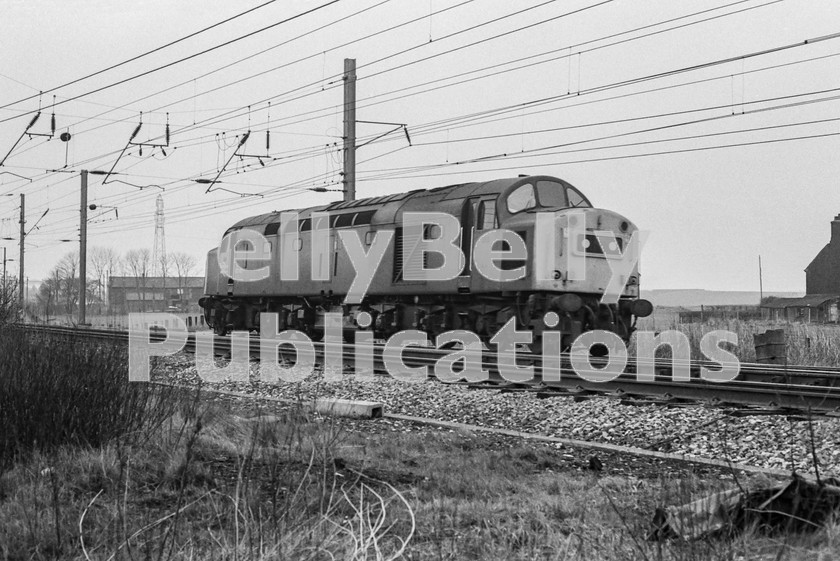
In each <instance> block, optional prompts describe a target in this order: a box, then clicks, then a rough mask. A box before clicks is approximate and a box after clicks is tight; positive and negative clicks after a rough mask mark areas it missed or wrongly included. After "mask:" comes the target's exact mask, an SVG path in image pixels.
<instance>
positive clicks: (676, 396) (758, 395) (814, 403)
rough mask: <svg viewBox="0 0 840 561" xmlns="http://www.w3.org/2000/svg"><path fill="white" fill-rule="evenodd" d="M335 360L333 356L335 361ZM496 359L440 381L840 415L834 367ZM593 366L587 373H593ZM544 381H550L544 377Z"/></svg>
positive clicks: (95, 333)
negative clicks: (504, 370) (622, 365)
mask: <svg viewBox="0 0 840 561" xmlns="http://www.w3.org/2000/svg"><path fill="white" fill-rule="evenodd" d="M17 327H18V328H22V329H25V330H26V331H27V332H29V333H32V334H41V335H51V336H66V337H84V338H86V339H88V340H108V341H122V342H128V339H129V334H128V332H127V331H113V330H104V329H88V328H81V329H79V328H72V327H57V326H43V325H30V324H26V325H19V326H17ZM163 336H164V335H163V333H160V334H157V333H155V332H152V333H151V334H150V339H151V340H152V341H154V340H155V339H158V340H162V339H163ZM249 344H250V354H251V356H252V357H258V356H259V352H260V351H259V341H258V339H257V338H256V337H251V338H250V341H249ZM313 345H314V347H315V351H316V354H317V357H318V360H319V361H321V362H323V360H324V352H325V345H324V343H322V342H317V341H316V342H313ZM383 347H384V346H383V345H381V344H377V345H374V346H373V359H372V363H373V373H375V374H379V375H389V373H388V369H387V368H386V367H385V362H384V359H383V354H382V350H383ZM186 350H187V351H192V352H195V337H194V334H193V333H190V336H189V338H188V341H187V345H186ZM213 350H214V354H216V355H230V353H231V338H230V337H218V336H216V337H214V339H213ZM358 350H359V349H358V348H357V345H354V344H351V343H347V342H345V343H343V344H342V357H341V361H342V364H343V365H345V367H347V366H348V365H350V366H351V368H352V365H353V362H354V360H355V357H356V353H357V351H358ZM280 352H281V355H282V356H283V357H284V358H286V357H293V356H294V351H293V350H291V349H290V348H284V346H281V348H280ZM451 352H452V351H451V350H441V349H434V348H426V347H406V348H405V349H404V350H403V354H402V358H403V362H404V363H405V365H406V366H408V367H416V366H428V367H430V368H429V372H430V375H431V376H433V374H431V373H432V372H433V370H434V368H433V367H434V365H435V364H436V363H437V362H438V361H439V360H440V359H441V358H443V357H444V356H447V355H448V354H450V353H451ZM332 359H333V360H337V357H335V356H333V357H332ZM497 360H498V356H497V354H496V353H495V352H492V351H490V350H485V351H484V352H483V354H482V363H483V369H485V370H486V371H488V372H489V376H488V377H487V379H486V380H484V381H481V382H466V381H463V380H462V381H458V382H441V383H452V384H457V385H466V386H467V387H470V388H475V389H496V390H502V391H513V392H533V393H536V394H537V396H538V397H555V396H573V397H581V398H585V397H589V396H610V397H617V398H621V399H624V400H627V401H629V402H638V403H666V404H682V403H704V404H710V405H717V406H736V407H746V408H752V409H755V410H756V411H754V412H764V413H787V414H789V413H795V412H808V411H810V412H813V413H819V414H822V415H830V416H840V368H830V367H813V366H795V365H768V364H757V363H741V365H740V372H739V375H738V377H737V378H736V379H735V380H733V381H730V382H723V383H721V382H710V381H707V380H704V379H703V378H701V376H700V371H701V368H703V367H706V368H714V367H715V366H717V365H716V363H710V362H703V361H691V363H690V365H689V372H690V379H689V380H686V381H676V380H674V379H673V376H672V374H673V368H672V363H671V360H670V359H656V360H655V362H654V378H653V379H652V380H641V379H639V377H638V376H637V375H636V372H637V370H638V367H639V366H640V365H639V364H637V363H636V359H634V358H632V357H631V358H629V359H628V363H627V368H626V369H625V371H624V372H623V373H622V374H620V375H619V376H618V377H616V378H615V379H614V380H611V381H608V382H592V381H588V380H585V379H584V378H582V377H580V376H579V375H578V374H576V373H575V371H574V370H573V369H572V368H571V366H570V365H569V362H568V357H562V362H561V368H560V371H559V373H560V376H559V379H557V375H556V374H557V372H556V371H554V372H553V374H552V375H550V376H548V377H546V378H547V379H544V376H543V370H542V365H541V356H540V355H537V354H532V353H528V352H518V353H517V360H518V361H519V362H520V364H521V365H523V366H524V365H531V366H533V367H534V376H533V379H532V380H531V381H530V382H509V381H507V380H505V379H504V378H503V377H502V376H501V375H500V374H499V369H498V366H497ZM591 362H592V364H593V365H594V366H598V363H599V362H601V363H603V362H604V359H597V358H592V359H591ZM597 371H598V369H597V368H593V369H592V370H591V371H590V372H597ZM548 378H550V379H548Z"/></svg>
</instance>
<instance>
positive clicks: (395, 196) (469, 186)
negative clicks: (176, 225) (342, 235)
mask: <svg viewBox="0 0 840 561" xmlns="http://www.w3.org/2000/svg"><path fill="white" fill-rule="evenodd" d="M537 178H539V179H548V180H553V181H557V182H562V183H565V182H564V181H562V180H560V179H557V178H555V177H549V176H545V175H539V176H537V175H535V176H524V175H523V176H519V177H508V178H504V179H494V180H491V181H483V182H473V183H459V184H455V185H447V186H445V187H436V188H433V189H415V190H413V191H405V192H402V193H392V194H390V195H381V196H378V197H368V198H365V199H355V200H352V201H335V202H333V203H329V204H326V205H321V206H314V207H309V208H303V209H286V210H284V211H283V212H290V211H294V210H296V211H297V212H298V214H299V216H300V217H301V218H305V217H307V216H309V215H310V214H311V213H313V212H330V213H335V212H336V211H341V210H345V209H354V210H356V209H365V208H366V207H375V208H376V209H381V208H384V207H385V206H386V205H388V204H389V203H397V202H399V203H400V204H399V205H390V206H391V207H392V208H393V211H392V212H391V213H388V214H390V215H391V216H393V214H394V213H395V212H396V210H397V208H398V207H399V206H402V204H404V203H405V202H407V201H408V200H411V199H419V198H424V197H435V198H436V199H437V200H441V201H442V200H452V199H464V198H467V197H470V196H474V195H488V194H494V193H495V194H501V193H502V192H504V191H505V190H506V189H507V188H508V187H510V186H511V185H513V184H514V183H517V182H519V181H523V180H528V179H537ZM280 212H281V211H273V212H268V213H265V214H259V215H256V216H250V217H248V218H245V219H243V220H240V221H239V222H237V223H236V224H234V225H233V226H231V227H230V228H229V229H228V231H230V230H236V229H240V228H246V227H249V226H261V225H266V224H270V223H272V222H277V221H279V220H280ZM378 214H379V213H377V215H378Z"/></svg>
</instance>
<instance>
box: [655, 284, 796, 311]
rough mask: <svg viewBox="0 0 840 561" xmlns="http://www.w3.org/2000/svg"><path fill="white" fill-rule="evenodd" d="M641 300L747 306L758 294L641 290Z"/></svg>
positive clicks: (670, 304)
mask: <svg viewBox="0 0 840 561" xmlns="http://www.w3.org/2000/svg"><path fill="white" fill-rule="evenodd" d="M804 294H805V293H804V292H765V293H764V296H778V297H779V298H797V297H799V296H803V295H804ZM642 298H647V299H648V300H650V301H651V302H653V305H654V306H657V307H684V308H692V307H698V306H749V305H756V304H758V301H759V298H760V295H759V292H758V291H756V292H747V291H744V292H739V291H734V290H733V291H727V290H702V289H699V288H687V289H675V290H642Z"/></svg>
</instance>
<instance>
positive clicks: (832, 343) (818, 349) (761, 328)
mask: <svg viewBox="0 0 840 561" xmlns="http://www.w3.org/2000/svg"><path fill="white" fill-rule="evenodd" d="M646 326H647V327H646ZM649 328H650V326H649V322H648V323H645V322H644V321H643V322H640V324H639V329H641V330H648V329H649ZM657 329H658V330H663V331H664V330H666V329H675V330H677V331H680V332H682V333H685V334H686V335H687V336H688V340H689V342H690V345H691V356H692V357H693V358H694V357H702V356H703V355H702V353H701V352H700V340H701V339H702V338H703V335H705V334H706V333H709V332H710V331H713V330H718V329H723V330H727V331H732V332H733V333H736V334H737V335H738V345H737V347H735V348H734V349H733V352H735V354H736V356H737V357H738V360H740V361H741V362H755V341H754V338H753V336H754V334H756V333H764V332H765V331H767V330H769V329H783V330H784V331H785V342H786V350H787V361H788V364H796V365H807V366H840V345H838V344H837V341H838V338H840V325H829V324H815V323H786V322H773V321H741V320H737V319H733V320H711V321H707V322H703V323H699V322H698V323H676V322H674V323H671V324H670V325H663V324H662V323H661V322H660V323H659V324H657Z"/></svg>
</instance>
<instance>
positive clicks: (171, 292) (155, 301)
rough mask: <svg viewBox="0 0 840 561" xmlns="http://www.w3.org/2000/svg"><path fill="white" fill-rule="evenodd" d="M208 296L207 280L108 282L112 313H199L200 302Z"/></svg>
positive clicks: (123, 279)
mask: <svg viewBox="0 0 840 561" xmlns="http://www.w3.org/2000/svg"><path fill="white" fill-rule="evenodd" d="M203 295H204V277H183V278H178V277H166V278H163V277H117V276H112V277H111V278H110V279H109V281H108V303H109V306H110V309H111V313H114V314H127V313H130V312H165V311H174V310H176V309H177V310H178V311H180V312H187V313H199V312H200V311H201V309H200V308H199V306H198V299H199V298H201V297H202V296H203Z"/></svg>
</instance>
